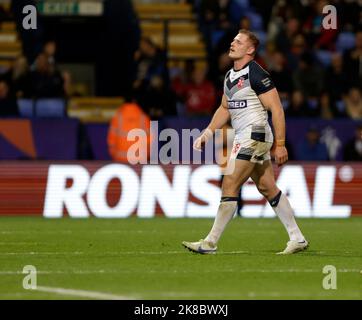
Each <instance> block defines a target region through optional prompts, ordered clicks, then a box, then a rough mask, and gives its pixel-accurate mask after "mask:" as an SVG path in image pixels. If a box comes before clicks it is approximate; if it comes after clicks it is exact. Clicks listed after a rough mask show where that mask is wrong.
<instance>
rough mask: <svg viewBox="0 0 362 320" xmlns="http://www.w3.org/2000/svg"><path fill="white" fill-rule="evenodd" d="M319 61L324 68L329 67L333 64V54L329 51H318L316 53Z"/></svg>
mask: <svg viewBox="0 0 362 320" xmlns="http://www.w3.org/2000/svg"><path fill="white" fill-rule="evenodd" d="M315 54H316V56H317V59H318V60H319V62H320V63H322V64H323V66H325V67H328V66H329V65H330V64H331V60H332V52H331V51H328V50H318V51H316V53H315Z"/></svg>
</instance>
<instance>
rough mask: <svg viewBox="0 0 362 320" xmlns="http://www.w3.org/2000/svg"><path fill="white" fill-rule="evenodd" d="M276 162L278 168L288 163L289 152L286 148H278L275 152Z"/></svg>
mask: <svg viewBox="0 0 362 320" xmlns="http://www.w3.org/2000/svg"><path fill="white" fill-rule="evenodd" d="M274 158H275V162H276V164H277V165H278V167H280V166H282V165H283V164H284V163H286V162H287V161H288V151H287V148H286V147H285V146H283V147H281V146H277V147H276V148H275V151H274Z"/></svg>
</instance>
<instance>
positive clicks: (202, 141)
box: [194, 128, 212, 151]
mask: <svg viewBox="0 0 362 320" xmlns="http://www.w3.org/2000/svg"><path fill="white" fill-rule="evenodd" d="M211 137H212V131H211V130H210V129H209V128H206V129H205V131H204V132H203V133H202V134H201V136H200V137H198V138H197V139H196V140H195V142H194V149H195V150H198V151H201V149H202V146H203V145H204V144H205V143H206V142H207V141H209V139H210V138H211Z"/></svg>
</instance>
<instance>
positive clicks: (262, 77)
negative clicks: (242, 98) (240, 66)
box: [249, 61, 275, 95]
mask: <svg viewBox="0 0 362 320" xmlns="http://www.w3.org/2000/svg"><path fill="white" fill-rule="evenodd" d="M249 74H250V86H251V88H252V89H253V90H254V91H255V93H256V94H257V95H260V94H262V93H265V92H268V91H269V90H271V89H274V88H275V85H274V83H273V81H272V79H271V77H270V74H269V73H268V72H267V71H265V70H264V69H263V68H262V67H261V66H260V65H259V64H258V63H256V62H255V61H252V63H250V64H249Z"/></svg>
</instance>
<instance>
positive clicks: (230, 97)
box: [224, 60, 275, 142]
mask: <svg viewBox="0 0 362 320" xmlns="http://www.w3.org/2000/svg"><path fill="white" fill-rule="evenodd" d="M274 87H275V86H274V83H273V82H272V80H271V78H270V75H269V73H268V72H267V71H265V70H264V69H263V68H262V67H261V66H260V65H259V64H258V63H257V62H255V61H254V60H252V61H250V62H249V63H248V64H246V65H245V66H244V67H243V68H242V69H241V70H238V71H235V70H234V68H232V69H231V70H229V71H228V72H227V73H226V75H225V80H224V94H225V96H226V98H227V103H228V110H229V112H230V116H231V125H232V127H233V128H234V129H235V137H236V138H242V139H248V138H249V139H250V138H251V139H254V140H257V141H267V142H273V133H272V130H271V128H270V126H269V123H268V112H267V111H266V109H265V108H264V106H263V105H262V104H261V102H260V100H259V98H258V95H260V94H262V93H265V92H267V91H269V90H271V89H273V88H274Z"/></svg>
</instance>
